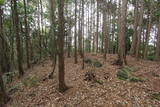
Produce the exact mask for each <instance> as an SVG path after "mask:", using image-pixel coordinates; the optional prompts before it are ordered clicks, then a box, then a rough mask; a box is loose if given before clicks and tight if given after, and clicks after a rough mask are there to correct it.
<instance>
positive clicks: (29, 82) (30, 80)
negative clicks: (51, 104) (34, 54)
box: [22, 74, 38, 87]
mask: <svg viewBox="0 0 160 107" xmlns="http://www.w3.org/2000/svg"><path fill="white" fill-rule="evenodd" d="M37 82H38V77H37V76H36V75H35V74H32V75H30V76H28V77H27V78H25V79H24V80H23V81H22V83H23V85H25V86H27V87H33V86H35V85H36V84H37Z"/></svg>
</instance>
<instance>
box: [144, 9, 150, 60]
mask: <svg viewBox="0 0 160 107" xmlns="http://www.w3.org/2000/svg"><path fill="white" fill-rule="evenodd" d="M151 27H152V13H151V11H149V13H148V26H147V32H146V41H145V48H144V59H147V56H148V54H147V53H148V42H149V37H150V32H151Z"/></svg>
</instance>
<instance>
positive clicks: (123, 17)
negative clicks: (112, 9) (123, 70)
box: [118, 0, 128, 66]
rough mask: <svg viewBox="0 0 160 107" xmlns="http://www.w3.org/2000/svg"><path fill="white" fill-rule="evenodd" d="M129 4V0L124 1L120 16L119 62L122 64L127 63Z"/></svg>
mask: <svg viewBox="0 0 160 107" xmlns="http://www.w3.org/2000/svg"><path fill="white" fill-rule="evenodd" d="M127 4H128V0H123V1H122V7H121V17H120V20H121V24H120V32H119V44H118V64H119V65H121V66H123V65H126V64H127V61H126V51H125V45H126V44H125V43H126V16H127Z"/></svg>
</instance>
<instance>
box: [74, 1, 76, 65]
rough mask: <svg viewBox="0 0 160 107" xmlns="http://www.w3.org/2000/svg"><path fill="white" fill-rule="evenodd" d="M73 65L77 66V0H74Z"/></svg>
mask: <svg viewBox="0 0 160 107" xmlns="http://www.w3.org/2000/svg"><path fill="white" fill-rule="evenodd" d="M74 48H75V49H74V63H75V64H77V0H75V31H74Z"/></svg>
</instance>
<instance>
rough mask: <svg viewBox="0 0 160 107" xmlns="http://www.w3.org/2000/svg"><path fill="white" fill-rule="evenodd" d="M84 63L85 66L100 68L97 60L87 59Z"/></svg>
mask: <svg viewBox="0 0 160 107" xmlns="http://www.w3.org/2000/svg"><path fill="white" fill-rule="evenodd" d="M84 62H85V63H86V64H89V65H92V66H95V67H97V68H99V67H102V64H101V63H100V62H99V61H98V60H96V59H89V58H88V59H85V60H84Z"/></svg>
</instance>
